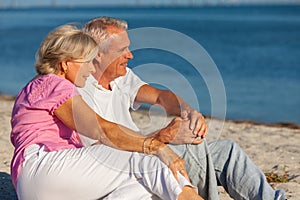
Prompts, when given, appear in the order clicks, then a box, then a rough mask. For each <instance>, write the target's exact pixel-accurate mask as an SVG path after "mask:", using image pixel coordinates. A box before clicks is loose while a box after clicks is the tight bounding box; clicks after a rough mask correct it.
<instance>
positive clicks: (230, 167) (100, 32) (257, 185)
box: [80, 17, 285, 200]
mask: <svg viewBox="0 0 300 200" xmlns="http://www.w3.org/2000/svg"><path fill="white" fill-rule="evenodd" d="M84 31H86V32H87V33H88V34H90V35H91V36H92V37H93V38H94V39H95V40H96V41H97V43H98V44H99V45H100V51H99V53H98V56H97V57H96V58H95V59H94V62H93V63H94V66H95V68H96V72H95V73H94V74H93V76H91V77H89V79H88V80H87V83H86V87H85V88H83V89H81V90H80V93H81V95H82V96H83V99H84V100H85V101H86V102H87V103H88V104H89V105H90V107H91V108H92V109H94V110H95V111H96V112H97V113H98V114H99V115H100V116H102V117H103V118H105V119H107V120H109V121H113V122H115V123H118V124H121V125H124V126H126V127H128V128H130V129H133V130H136V131H138V128H137V126H136V125H135V123H134V122H133V120H132V118H131V115H130V112H129V109H130V108H132V109H133V110H136V109H137V108H138V107H139V105H140V103H148V104H152V105H154V104H156V105H159V106H161V107H162V108H164V109H165V111H166V112H167V113H168V114H172V115H177V116H179V117H181V120H178V118H177V119H176V120H173V121H172V122H171V124H172V125H174V123H177V124H178V125H179V126H182V128H181V129H180V130H181V131H179V132H175V131H173V130H172V129H171V128H170V127H172V126H167V127H165V128H163V129H162V130H159V131H157V132H155V133H153V137H155V138H156V139H158V140H160V141H161V142H164V143H168V144H169V146H170V147H171V148H172V149H173V150H174V151H175V152H177V153H178V154H179V155H180V156H182V158H183V159H184V161H185V166H186V170H187V173H188V175H189V177H190V180H191V182H192V184H193V185H196V186H197V187H198V193H199V194H200V195H201V196H202V197H203V198H204V199H212V200H216V199H218V198H219V197H218V192H217V186H218V185H222V186H223V187H224V188H225V190H226V191H227V192H228V193H229V195H230V196H231V197H232V198H234V199H268V200H269V199H276V200H278V199H284V198H285V197H284V196H285V195H284V192H283V191H281V190H277V191H275V190H273V189H272V188H271V186H270V185H269V184H268V183H267V181H266V179H265V176H264V174H263V173H262V172H261V171H260V170H259V169H258V168H257V166H255V165H254V163H253V162H252V161H251V160H250V159H249V158H248V156H247V155H246V154H245V153H244V152H243V151H242V150H241V149H240V147H239V146H238V145H237V144H236V143H234V142H231V141H214V142H210V143H207V142H206V140H205V139H204V137H205V135H206V132H207V125H206V122H205V119H204V117H203V116H202V114H201V113H199V112H197V111H196V110H194V109H192V108H191V107H190V106H189V105H188V104H187V103H186V102H185V101H184V100H183V99H182V98H180V97H179V96H177V95H176V94H174V93H173V92H171V91H168V90H160V89H157V88H155V87H152V86H150V85H148V84H146V83H145V82H143V81H142V80H140V78H139V77H137V76H136V75H135V74H134V73H133V72H132V70H130V69H129V68H127V63H128V60H130V59H132V58H133V55H132V53H131V52H130V50H129V45H130V41H129V38H128V35H127V23H126V22H125V21H123V20H120V19H116V18H110V17H100V18H96V19H93V20H91V21H90V22H88V23H87V24H86V25H85V27H84ZM116 134H117V133H116ZM92 142H94V141H92ZM92 142H89V143H88V144H91V143H92Z"/></svg>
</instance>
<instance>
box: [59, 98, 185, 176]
mask: <svg viewBox="0 0 300 200" xmlns="http://www.w3.org/2000/svg"><path fill="white" fill-rule="evenodd" d="M54 114H55V115H56V116H57V117H58V118H59V119H60V120H61V121H62V122H63V123H64V124H66V125H67V126H68V127H70V128H72V129H73V130H76V131H77V132H79V133H80V134H82V135H85V136H87V137H90V138H92V139H96V140H99V141H100V142H101V143H102V144H105V145H107V146H110V147H113V148H117V149H121V150H125V151H135V152H143V153H150V154H154V155H156V156H158V157H159V158H160V160H162V161H163V162H164V163H165V164H166V165H167V166H168V167H169V168H170V169H171V171H172V173H173V174H174V176H175V178H177V171H180V170H181V171H180V173H182V174H183V175H184V176H185V177H186V178H187V179H188V175H187V173H186V171H185V170H182V169H185V167H184V161H183V160H182V159H181V158H180V157H179V156H178V155H177V154H176V153H174V152H173V151H172V150H171V149H170V148H169V147H168V146H167V145H165V144H164V143H162V142H160V141H158V140H156V139H154V138H146V137H145V136H143V135H141V134H139V133H137V132H135V131H133V130H130V129H128V128H126V127H124V126H122V125H119V124H116V123H113V122H110V121H107V120H105V119H103V118H102V117H100V116H99V115H98V114H96V113H95V112H94V111H93V110H92V109H91V108H90V107H89V106H88V105H87V104H86V103H85V102H84V101H83V100H82V98H81V96H74V97H72V98H70V99H68V100H67V101H66V102H64V103H63V104H62V105H61V106H59V107H58V108H57V109H56V110H55V111H54ZM175 128H176V127H175Z"/></svg>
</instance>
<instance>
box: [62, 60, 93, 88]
mask: <svg viewBox="0 0 300 200" xmlns="http://www.w3.org/2000/svg"><path fill="white" fill-rule="evenodd" d="M66 65H67V70H68V71H67V73H66V74H65V78H66V79H68V80H69V81H71V82H72V83H73V84H74V85H76V86H77V87H84V86H85V82H86V80H87V78H88V77H89V75H90V74H91V73H94V72H95V68H94V65H93V62H92V60H91V61H88V62H83V61H80V60H78V61H77V60H76V61H67V62H66Z"/></svg>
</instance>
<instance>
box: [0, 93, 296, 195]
mask: <svg viewBox="0 0 300 200" xmlns="http://www.w3.org/2000/svg"><path fill="white" fill-rule="evenodd" d="M12 106H13V98H11V97H10V96H5V95H0V199H1V200H11V199H17V198H16V195H15V191H14V188H13V185H12V183H11V179H10V160H11V156H12V153H13V146H12V144H11V143H10V138H9V134H10V130H11V128H10V118H11V110H12ZM132 116H133V118H134V120H135V122H136V123H137V124H138V127H139V128H140V129H142V130H143V131H144V132H145V133H147V132H151V131H154V130H156V129H158V128H160V127H163V126H165V125H166V124H167V123H168V122H169V121H170V120H171V119H172V118H171V117H166V116H165V115H159V114H157V113H153V112H151V114H149V112H148V111H145V110H142V111H138V112H134V113H132ZM207 122H208V124H209V125H210V130H209V134H208V137H207V140H208V141H212V140H220V139H228V140H233V141H235V142H237V143H238V144H239V145H240V146H241V147H242V148H243V150H244V151H245V152H246V153H247V154H248V155H249V157H250V158H251V159H252V160H253V161H254V162H255V163H256V164H257V165H258V166H259V167H260V168H261V169H262V170H263V172H265V173H273V176H275V175H279V176H280V177H283V178H286V179H287V182H284V183H282V182H271V183H270V184H271V185H272V186H273V187H274V188H280V189H284V190H285V191H286V193H287V198H288V199H290V200H298V199H299V197H300V127H299V126H297V125H290V124H277V125H266V124H255V123H252V122H237V121H230V120H227V121H225V122H224V125H223V121H222V120H217V119H213V120H212V119H209V118H207ZM275 178H276V177H275ZM275 178H274V180H275ZM219 193H220V199H221V200H229V199H231V198H230V197H229V196H228V195H227V194H226V192H225V191H224V189H223V188H221V187H219Z"/></svg>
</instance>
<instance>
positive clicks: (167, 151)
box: [156, 145, 190, 181]
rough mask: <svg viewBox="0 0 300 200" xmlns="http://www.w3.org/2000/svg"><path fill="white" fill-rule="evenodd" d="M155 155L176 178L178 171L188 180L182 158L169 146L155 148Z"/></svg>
mask: <svg viewBox="0 0 300 200" xmlns="http://www.w3.org/2000/svg"><path fill="white" fill-rule="evenodd" d="M156 155H157V156H158V157H159V158H160V160H161V161H162V162H164V163H165V164H166V165H167V166H168V167H169V168H170V170H171V171H172V173H173V175H174V177H175V179H176V180H178V176H177V172H179V173H180V174H182V175H183V176H184V177H185V178H186V179H187V180H188V181H190V179H189V177H188V174H187V172H186V170H185V166H184V160H183V159H182V158H180V157H179V156H178V155H177V154H176V153H175V152H174V151H173V150H172V149H171V148H170V147H168V146H167V145H165V146H164V147H162V148H160V149H158V150H157V152H156Z"/></svg>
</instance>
